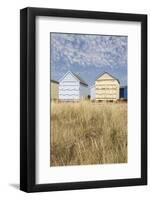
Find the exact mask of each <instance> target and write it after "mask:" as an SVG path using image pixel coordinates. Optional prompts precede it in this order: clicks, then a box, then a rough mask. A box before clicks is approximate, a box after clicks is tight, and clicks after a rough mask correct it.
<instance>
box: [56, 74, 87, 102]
mask: <svg viewBox="0 0 151 200" xmlns="http://www.w3.org/2000/svg"><path fill="white" fill-rule="evenodd" d="M87 97H88V85H87V83H86V82H85V81H84V80H82V79H81V78H80V77H79V76H78V75H77V74H75V73H73V72H71V71H68V72H67V73H66V74H65V75H64V76H63V77H62V78H61V79H60V80H59V100H62V101H78V100H80V99H86V98H87Z"/></svg>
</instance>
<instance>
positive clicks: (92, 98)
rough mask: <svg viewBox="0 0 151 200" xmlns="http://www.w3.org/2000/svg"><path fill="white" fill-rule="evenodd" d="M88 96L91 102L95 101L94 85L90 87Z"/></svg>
mask: <svg viewBox="0 0 151 200" xmlns="http://www.w3.org/2000/svg"><path fill="white" fill-rule="evenodd" d="M90 96H91V100H95V85H92V86H91V87H90Z"/></svg>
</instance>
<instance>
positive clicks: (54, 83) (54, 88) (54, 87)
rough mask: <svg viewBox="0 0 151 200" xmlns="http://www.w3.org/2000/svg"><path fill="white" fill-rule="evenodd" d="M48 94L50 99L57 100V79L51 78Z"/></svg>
mask: <svg viewBox="0 0 151 200" xmlns="http://www.w3.org/2000/svg"><path fill="white" fill-rule="evenodd" d="M50 96H51V100H58V98H59V82H58V81H55V80H51V87H50Z"/></svg>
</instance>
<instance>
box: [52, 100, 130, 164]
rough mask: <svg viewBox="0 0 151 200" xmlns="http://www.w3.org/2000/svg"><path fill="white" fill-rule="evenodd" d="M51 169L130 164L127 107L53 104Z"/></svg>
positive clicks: (112, 104) (82, 103)
mask: <svg viewBox="0 0 151 200" xmlns="http://www.w3.org/2000/svg"><path fill="white" fill-rule="evenodd" d="M50 134H51V137H50V166H66V165H88V164H107V163H126V162H127V159H128V158H127V103H105V102H104V103H96V102H94V103H92V102H90V101H81V102H66V103H58V102H51V133H50Z"/></svg>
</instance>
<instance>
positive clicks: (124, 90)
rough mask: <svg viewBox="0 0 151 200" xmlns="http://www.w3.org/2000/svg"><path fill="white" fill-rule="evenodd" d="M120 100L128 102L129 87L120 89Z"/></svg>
mask: <svg viewBox="0 0 151 200" xmlns="http://www.w3.org/2000/svg"><path fill="white" fill-rule="evenodd" d="M120 99H125V100H127V86H122V87H120Z"/></svg>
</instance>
